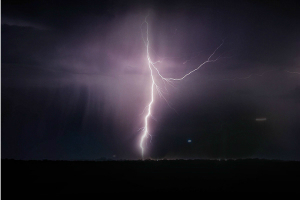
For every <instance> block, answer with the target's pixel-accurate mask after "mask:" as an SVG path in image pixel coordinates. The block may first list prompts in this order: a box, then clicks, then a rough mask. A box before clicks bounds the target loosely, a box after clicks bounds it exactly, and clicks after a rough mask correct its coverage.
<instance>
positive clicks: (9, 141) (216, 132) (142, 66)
mask: <svg viewBox="0 0 300 200" xmlns="http://www.w3.org/2000/svg"><path fill="white" fill-rule="evenodd" d="M295 2H296V1H295ZM298 8H299V5H297V3H291V2H289V1H240V2H239V3H236V2H235V1H222V2H221V1H138V0H137V1H54V0H53V1H15V0H4V1H1V157H2V158H12V159H51V160H58V159H59V160H60V159H64V160H74V159H87V160H88V159H100V158H108V159H141V150H140V148H139V142H140V138H141V134H142V131H141V130H140V129H141V128H142V127H143V126H144V117H145V112H143V110H144V108H145V107H146V106H147V105H148V103H149V101H150V86H151V79H150V71H149V68H148V62H147V55H146V46H145V44H144V41H143V37H144V38H145V36H146V32H145V31H146V27H145V24H143V26H142V23H143V22H144V21H145V17H146V16H147V15H148V18H147V21H148V23H149V27H148V28H149V42H150V47H151V52H150V54H151V58H152V59H153V60H154V61H155V60H159V59H160V60H162V62H161V63H158V64H157V65H156V66H157V68H158V69H159V70H160V72H161V74H163V75H164V76H165V77H173V78H180V77H182V76H183V75H184V74H186V73H188V72H189V71H191V70H193V69H195V68H197V67H198V66H199V65H200V64H202V63H203V62H204V61H206V60H207V59H208V57H209V56H210V55H211V54H212V53H213V52H214V50H215V49H216V48H217V47H218V46H219V45H220V44H221V43H222V41H224V43H223V45H222V46H221V47H220V48H219V49H218V51H216V53H215V54H214V56H213V59H216V58H217V57H219V56H220V59H218V60H217V61H216V62H213V63H207V64H205V65H204V66H203V67H201V68H200V69H199V70H198V71H196V72H195V73H193V74H191V75H190V76H188V77H187V78H186V79H184V80H182V81H173V82H172V83H173V86H174V87H173V86H171V85H166V87H167V90H168V93H166V94H164V97H165V98H166V100H167V101H168V103H169V104H170V106H171V107H172V108H173V109H172V108H170V107H169V105H168V103H167V102H166V101H165V100H164V99H163V98H160V97H159V96H158V93H157V92H156V93H155V104H154V106H153V109H152V114H153V117H152V118H151V119H150V121H149V122H150V126H149V129H150V134H151V135H152V137H149V138H148V139H147V140H146V142H145V145H146V152H145V158H159V159H162V158H166V159H189V158H193V159H194V158H203V159H225V158H266V159H282V160H300V145H299V144H300V15H299V13H298V12H299V10H298ZM162 86H163V85H162ZM258 118H265V119H266V120H263V121H260V120H258Z"/></svg>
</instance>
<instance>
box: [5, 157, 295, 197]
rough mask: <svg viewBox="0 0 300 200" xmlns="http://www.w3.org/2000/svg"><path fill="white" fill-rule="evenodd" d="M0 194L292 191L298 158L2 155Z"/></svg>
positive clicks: (293, 189)
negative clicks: (32, 157)
mask: <svg viewBox="0 0 300 200" xmlns="http://www.w3.org/2000/svg"><path fill="white" fill-rule="evenodd" d="M1 170H2V172H1V173H2V180H1V181H2V194H3V195H4V194H6V193H7V192H8V191H15V192H21V193H29V194H30V193H32V194H36V193H100V194H101V193H106V192H110V193H118V192H133V193H136V192H151V193H153V192H191V191H194V192H203V191H210V192H211V191H213V192H292V191H295V192H298V191H300V187H299V186H300V162H287V161H271V160H258V159H249V160H227V161H225V160H221V161H218V160H161V161H150V160H148V161H15V160H2V164H1Z"/></svg>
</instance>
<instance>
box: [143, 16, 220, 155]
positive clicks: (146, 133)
mask: <svg viewBox="0 0 300 200" xmlns="http://www.w3.org/2000/svg"><path fill="white" fill-rule="evenodd" d="M148 16H149V15H147V16H146V18H145V21H144V22H143V23H142V24H141V27H142V26H143V25H144V24H146V40H145V39H144V37H143V41H144V43H145V46H146V50H147V51H146V52H147V61H148V68H149V70H150V76H151V84H150V85H151V90H150V91H151V94H150V96H151V98H150V100H149V103H148V105H147V106H146V108H148V112H147V114H146V116H145V118H144V123H145V126H144V128H143V133H142V137H141V140H140V148H141V153H142V158H143V159H144V153H145V147H144V142H145V139H146V138H147V137H148V136H151V135H150V133H149V123H148V122H149V117H150V116H152V114H151V108H152V106H153V104H154V101H155V99H154V88H155V89H156V91H157V93H158V94H159V96H160V97H161V98H163V99H164V100H165V101H166V102H167V104H168V105H169V106H170V104H169V103H168V101H167V100H166V98H165V97H164V96H163V93H164V90H163V89H162V88H161V87H160V86H159V85H158V83H157V82H156V80H155V78H154V73H156V75H158V77H159V78H160V79H161V80H162V81H163V83H164V84H165V87H164V88H165V90H166V83H168V84H170V85H172V83H171V82H172V81H181V80H183V79H184V78H186V77H187V76H189V75H190V74H192V73H193V72H195V71H197V70H198V69H200V68H201V67H202V66H203V65H205V64H206V63H210V62H215V61H217V60H218V59H219V58H220V56H219V57H218V58H216V59H212V57H213V56H214V54H215V53H216V51H217V50H218V49H219V48H220V47H221V46H222V45H223V42H224V41H222V43H221V44H220V45H219V46H218V47H217V48H216V49H215V51H214V52H213V53H212V54H211V55H210V56H209V57H208V59H207V60H206V61H205V62H203V63H202V64H200V65H199V66H198V67H197V68H195V69H194V70H192V71H190V72H188V73H187V74H185V75H183V76H182V77H181V78H172V77H169V78H165V77H164V76H163V75H162V74H161V73H160V71H159V69H158V68H157V67H156V66H155V64H157V63H161V61H160V60H158V61H155V62H153V61H152V60H151V57H150V46H149V29H148V22H147V17H148ZM188 61H189V60H188ZM186 62H187V61H186ZM186 62H185V63H186ZM185 63H184V64H185ZM170 107H171V106H170ZM171 108H172V107H171ZM188 142H191V140H188Z"/></svg>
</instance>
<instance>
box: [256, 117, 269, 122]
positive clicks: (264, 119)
mask: <svg viewBox="0 0 300 200" xmlns="http://www.w3.org/2000/svg"><path fill="white" fill-rule="evenodd" d="M255 120H256V121H257V122H261V121H266V120H267V118H256V119H255Z"/></svg>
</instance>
